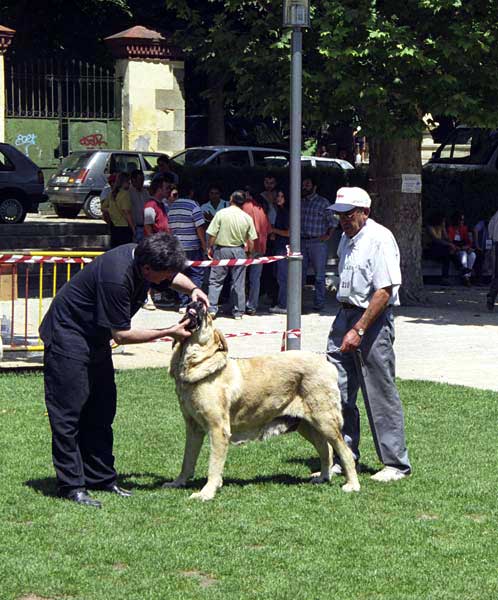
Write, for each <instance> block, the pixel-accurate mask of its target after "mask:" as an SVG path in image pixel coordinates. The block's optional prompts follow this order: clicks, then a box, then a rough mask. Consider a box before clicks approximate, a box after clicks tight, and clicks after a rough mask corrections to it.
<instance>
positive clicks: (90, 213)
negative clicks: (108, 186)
mask: <svg viewBox="0 0 498 600" xmlns="http://www.w3.org/2000/svg"><path fill="white" fill-rule="evenodd" d="M83 210H84V211H85V214H86V216H87V217H90V219H101V218H102V208H101V206H100V196H97V195H95V194H90V196H88V198H87V199H86V200H85V204H83Z"/></svg>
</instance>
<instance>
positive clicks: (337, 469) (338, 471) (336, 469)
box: [330, 463, 342, 477]
mask: <svg viewBox="0 0 498 600" xmlns="http://www.w3.org/2000/svg"><path fill="white" fill-rule="evenodd" d="M338 475H342V465H341V464H339V463H336V464H335V465H332V468H331V469H330V476H331V477H337V476H338Z"/></svg>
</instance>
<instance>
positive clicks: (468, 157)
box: [424, 125, 498, 171]
mask: <svg viewBox="0 0 498 600" xmlns="http://www.w3.org/2000/svg"><path fill="white" fill-rule="evenodd" d="M435 169H453V170H457V171H469V170H480V171H496V170H497V169H498V130H497V129H482V128H480V127H467V126H464V125H460V126H458V127H456V128H455V129H454V130H453V131H452V132H451V133H450V134H449V135H448V137H447V138H446V140H445V141H444V142H443V143H442V144H441V145H440V146H439V148H438V149H437V150H436V152H434V154H433V156H432V158H431V159H430V160H429V162H428V163H426V164H425V165H424V170H428V171H434V170H435Z"/></svg>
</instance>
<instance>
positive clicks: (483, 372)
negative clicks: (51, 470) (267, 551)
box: [0, 286, 498, 391]
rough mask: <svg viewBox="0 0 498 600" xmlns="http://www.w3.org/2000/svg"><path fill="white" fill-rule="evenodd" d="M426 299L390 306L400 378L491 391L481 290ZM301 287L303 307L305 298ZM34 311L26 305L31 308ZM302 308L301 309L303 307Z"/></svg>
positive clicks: (265, 318) (493, 338)
mask: <svg viewBox="0 0 498 600" xmlns="http://www.w3.org/2000/svg"><path fill="white" fill-rule="evenodd" d="M426 291H427V294H428V298H429V301H430V304H427V305H426V306H413V307H399V308H397V309H396V311H395V315H396V317H395V324H396V343H395V350H396V357H397V374H398V376H399V377H402V378H404V379H426V380H430V381H437V382H447V383H452V384H460V385H466V386H471V387H476V388H481V389H489V390H496V391H498V378H497V377H496V374H495V369H496V365H497V364H498V327H497V325H498V306H497V312H495V313H489V312H487V310H486V308H485V295H486V288H470V289H468V288H464V287H454V288H440V287H438V286H426ZM309 294H310V292H309V290H306V291H305V307H306V305H307V301H308V300H309ZM33 310H34V309H33ZM337 310H338V305H337V303H336V302H335V300H334V298H333V296H332V295H331V296H330V297H329V299H328V303H327V307H326V311H325V312H324V313H322V314H320V315H318V314H304V315H303V317H302V332H303V337H302V348H303V349H304V350H312V351H314V352H323V351H324V349H325V346H326V340H327V335H328V331H329V329H330V325H331V323H332V319H333V316H334V315H335V314H336V313H337ZM305 312H306V311H305ZM178 318H179V317H178V314H177V313H175V312H173V311H162V310H156V311H146V310H140V311H139V313H138V314H137V315H136V316H135V318H134V321H133V323H134V324H135V325H138V326H140V325H144V326H147V327H161V326H167V325H169V324H171V323H173V322H175V321H176V320H177V319H178ZM216 322H217V326H218V327H219V329H221V330H222V331H223V332H224V333H240V332H251V333H254V332H257V331H269V330H278V331H283V330H284V329H285V316H281V315H272V314H269V313H268V312H267V311H263V312H262V314H259V315H256V316H254V317H248V316H246V317H245V318H244V319H242V320H241V321H234V320H233V319H231V318H226V317H220V318H218V319H217V321H216ZM281 341H282V336H281V334H273V335H253V336H248V337H241V338H233V339H229V340H228V342H229V348H230V354H231V356H234V357H247V356H255V355H261V354H272V353H274V352H279V351H280V346H281ZM170 356H171V344H170V343H167V342H157V343H153V344H144V345H141V346H127V347H122V348H119V349H117V351H116V352H115V361H114V362H115V365H116V368H118V369H130V368H139V367H166V366H167V365H168V363H169V358H170ZM40 364H41V353H30V355H29V356H27V357H26V354H25V353H24V354H21V353H19V354H13V353H6V354H5V355H4V361H3V362H2V363H0V366H1V367H2V368H10V367H27V366H39V365H40Z"/></svg>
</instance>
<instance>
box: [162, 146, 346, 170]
mask: <svg viewBox="0 0 498 600" xmlns="http://www.w3.org/2000/svg"><path fill="white" fill-rule="evenodd" d="M289 159H290V154H289V152H287V151H286V150H279V149H277V148H259V147H256V146H198V147H196V148H186V149H185V150H182V151H181V152H179V153H178V154H175V155H174V156H172V157H171V160H172V161H174V162H175V163H176V164H178V165H181V166H182V167H183V166H185V165H188V166H193V167H200V166H204V165H212V166H215V165H216V166H222V165H230V166H234V167H246V166H252V167H253V166H257V167H266V168H268V169H271V168H272V167H287V166H288V165H289ZM301 164H302V166H303V167H321V168H323V167H326V168H332V169H334V168H335V169H342V170H345V171H348V170H350V169H354V167H353V165H352V164H351V163H349V162H348V161H347V160H341V159H339V158H319V157H316V156H301Z"/></svg>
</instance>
